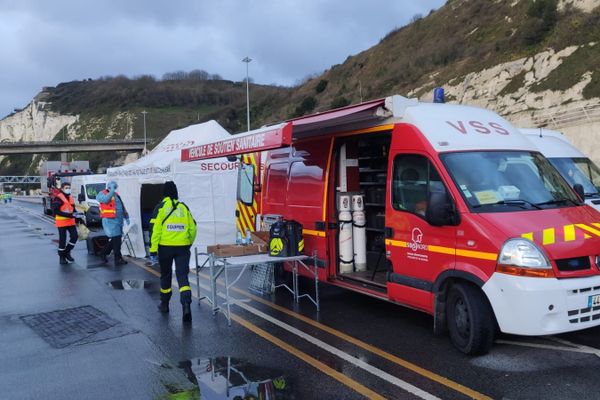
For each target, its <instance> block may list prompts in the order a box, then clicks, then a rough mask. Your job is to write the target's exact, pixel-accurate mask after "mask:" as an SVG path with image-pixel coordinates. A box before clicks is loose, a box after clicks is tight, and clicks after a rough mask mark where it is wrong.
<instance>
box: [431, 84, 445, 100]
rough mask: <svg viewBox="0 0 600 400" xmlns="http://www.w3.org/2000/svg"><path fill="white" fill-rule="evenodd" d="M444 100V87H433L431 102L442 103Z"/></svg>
mask: <svg viewBox="0 0 600 400" xmlns="http://www.w3.org/2000/svg"><path fill="white" fill-rule="evenodd" d="M445 101H446V100H445V99H444V88H443V87H436V88H435V89H433V102H434V103H444V102H445Z"/></svg>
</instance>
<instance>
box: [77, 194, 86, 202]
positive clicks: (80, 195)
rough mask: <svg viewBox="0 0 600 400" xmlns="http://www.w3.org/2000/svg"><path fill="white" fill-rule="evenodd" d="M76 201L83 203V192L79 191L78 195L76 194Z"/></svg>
mask: <svg viewBox="0 0 600 400" xmlns="http://www.w3.org/2000/svg"><path fill="white" fill-rule="evenodd" d="M77 201H78V202H80V203H83V202H84V201H85V194H83V193H79V195H78V196H77Z"/></svg>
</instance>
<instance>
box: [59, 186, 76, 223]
mask: <svg viewBox="0 0 600 400" xmlns="http://www.w3.org/2000/svg"><path fill="white" fill-rule="evenodd" d="M56 197H58V198H59V199H60V200H61V201H62V205H61V206H60V209H59V210H60V211H62V212H64V213H70V214H73V211H74V210H75V201H74V200H73V197H72V196H69V200H67V198H66V197H65V195H64V194H63V193H62V192H59V193H58V194H57V195H56ZM54 225H56V227H57V228H64V227H67V226H75V218H73V217H71V218H69V217H63V216H61V215H58V214H57V215H55V216H54Z"/></svg>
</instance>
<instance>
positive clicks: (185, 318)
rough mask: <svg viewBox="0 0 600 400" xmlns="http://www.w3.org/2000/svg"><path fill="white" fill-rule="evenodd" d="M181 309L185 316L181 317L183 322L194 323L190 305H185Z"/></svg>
mask: <svg viewBox="0 0 600 400" xmlns="http://www.w3.org/2000/svg"><path fill="white" fill-rule="evenodd" d="M181 307H182V310H183V316H182V317H181V319H182V320H183V322H187V323H189V322H192V310H191V309H190V303H183V304H182V305H181Z"/></svg>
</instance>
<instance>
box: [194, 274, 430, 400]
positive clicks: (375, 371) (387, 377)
mask: <svg viewBox="0 0 600 400" xmlns="http://www.w3.org/2000/svg"><path fill="white" fill-rule="evenodd" d="M201 286H203V285H201ZM206 288H208V287H206ZM221 297H224V296H222V295H221ZM232 304H236V305H237V306H238V307H241V308H243V309H244V310H246V311H248V312H250V313H252V314H254V315H256V316H257V317H260V318H262V319H264V320H265V321H268V322H270V323H272V324H273V325H276V326H278V327H280V328H282V329H284V330H286V331H288V332H290V333H292V334H294V335H296V336H298V337H300V338H302V339H304V340H306V341H307V342H309V343H312V344H313V345H315V346H317V347H319V348H321V349H322V350H325V351H326V352H328V353H331V354H333V355H335V356H337V357H339V358H341V359H342V360H345V361H347V362H349V363H350V364H353V365H354V366H356V367H358V368H361V369H363V370H365V371H367V372H369V373H370V374H372V375H373V376H375V377H376V378H380V379H383V380H384V381H386V382H389V383H391V384H392V385H394V386H397V387H399V388H400V389H403V390H405V391H407V392H408V393H411V394H413V395H415V396H417V397H420V398H422V399H428V400H435V399H439V398H438V397H436V396H434V395H432V394H431V393H428V392H426V391H424V390H422V389H420V388H418V387H416V386H414V385H412V384H410V383H408V382H406V381H404V380H402V379H400V378H397V377H395V376H394V375H391V374H389V373H387V372H385V371H383V370H381V369H379V368H377V367H374V366H373V365H371V364H369V363H367V362H365V361H363V360H361V359H359V358H357V357H355V356H353V355H350V354H348V353H346V352H344V351H342V350H340V349H338V348H337V347H334V346H331V345H330V344H327V343H325V342H323V341H322V340H320V339H317V338H315V337H314V336H311V335H309V334H308V333H305V332H304V331H301V330H299V329H297V328H294V327H293V326H291V325H288V324H286V323H285V322H282V321H280V320H278V319H276V318H273V317H271V316H270V315H267V314H265V313H263V312H262V311H259V310H257V309H256V308H254V307H252V306H249V305H247V304H244V303H241V302H239V301H237V300H235V301H232Z"/></svg>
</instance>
